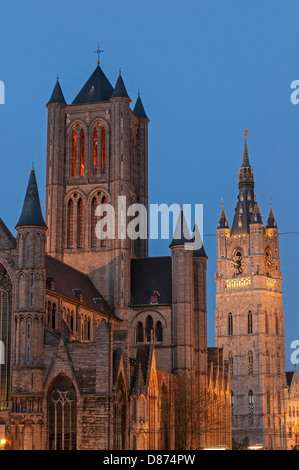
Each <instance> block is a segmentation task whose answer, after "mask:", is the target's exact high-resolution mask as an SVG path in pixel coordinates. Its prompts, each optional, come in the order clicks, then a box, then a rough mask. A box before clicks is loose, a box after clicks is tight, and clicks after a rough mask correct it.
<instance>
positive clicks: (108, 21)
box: [0, 0, 299, 369]
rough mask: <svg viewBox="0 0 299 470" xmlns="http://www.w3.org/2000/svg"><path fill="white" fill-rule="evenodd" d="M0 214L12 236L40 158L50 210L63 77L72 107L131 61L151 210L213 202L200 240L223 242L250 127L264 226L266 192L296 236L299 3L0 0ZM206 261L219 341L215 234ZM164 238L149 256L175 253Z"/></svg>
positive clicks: (286, 261)
mask: <svg viewBox="0 0 299 470" xmlns="http://www.w3.org/2000/svg"><path fill="white" fill-rule="evenodd" d="M0 19H1V28H0V80H2V81H3V82H4V83H5V90H6V104H5V105H0V162H1V172H0V191H1V201H2V202H1V209H0V217H1V218H2V219H3V220H4V222H5V223H6V224H7V225H8V227H9V228H10V230H11V231H12V233H13V234H15V229H14V226H15V224H16V222H17V219H18V217H19V214H20V211H21V208H22V204H23V198H24V195H25V190H26V186H27V181H28V177H29V173H30V169H31V164H32V160H34V162H35V168H36V174H37V179H38V183H39V189H40V196H41V201H42V205H43V207H44V196H45V172H46V130H47V110H46V107H45V105H46V103H47V101H48V99H49V97H50V95H51V92H52V89H53V87H54V84H55V81H56V75H57V73H59V75H60V83H61V86H62V89H63V92H64V95H65V98H66V100H67V102H71V101H72V100H73V99H74V97H75V96H76V94H77V93H78V91H79V90H80V89H81V87H82V86H83V84H84V83H85V81H86V80H87V79H88V78H89V76H90V75H91V73H92V72H93V70H94V68H95V66H96V60H97V58H96V55H95V54H94V53H93V52H94V50H95V49H96V48H97V42H98V41H99V42H100V44H101V49H104V53H103V54H102V56H101V66H102V68H103V70H104V72H105V74H106V75H107V77H108V78H109V80H110V81H111V83H112V85H113V86H114V85H115V82H116V80H117V76H118V71H119V68H120V67H121V69H122V75H123V79H124V82H125V84H126V87H127V90H128V93H129V95H130V97H131V99H132V101H133V103H132V106H134V103H135V100H136V97H137V92H138V89H140V91H141V97H142V101H143V104H144V106H145V109H146V112H147V114H148V116H149V118H150V120H151V122H150V125H149V196H150V202H152V203H159V204H160V203H162V202H165V203H169V204H171V203H174V202H178V203H180V202H183V203H190V204H195V203H203V204H204V233H206V234H215V231H216V227H217V221H218V217H219V214H220V210H221V198H222V197H223V199H224V205H225V210H226V213H227V216H228V219H229V222H231V221H232V217H233V211H234V206H235V203H236V196H237V192H238V188H237V178H238V170H239V166H240V165H241V161H242V152H243V143H244V138H243V129H244V128H247V129H249V134H248V148H249V156H250V162H251V164H252V166H253V168H254V175H255V179H256V192H257V198H258V203H259V205H260V209H261V213H262V214H263V220H264V222H265V221H266V218H267V215H268V211H269V201H270V197H271V198H272V201H273V209H274V214H275V216H276V219H277V222H278V226H279V228H280V231H281V232H290V231H299V220H298V193H299V187H298V177H299V164H298V156H299V155H298V151H299V149H298V137H299V105H297V106H295V105H293V104H291V101H290V95H291V91H292V90H291V89H290V84H291V82H292V81H293V80H297V79H299V58H298V45H299V27H298V21H299V4H298V2H297V1H295V0H289V1H288V2H281V1H277V0H271V1H270V0H263V1H262V2H261V1H260V0H259V1H256V0H252V1H251V2H245V1H242V0H226V1H223V0H209V1H203V0H183V1H182V0H181V1H178V0H147V1H144V0H127V1H123V0H109V1H105V2H103V1H102V0H97V1H95V0H89V2H82V1H78V0H72V1H69V0H64V1H61V0H60V1H57V0H52V1H51V2H41V1H33V0H28V1H26V2H21V1H15V0H11V1H9V2H2V4H1V9H0ZM298 242H299V234H293V235H282V236H281V239H280V247H281V268H282V273H283V279H284V282H283V291H284V309H285V331H286V357H287V368H288V369H290V368H292V367H293V366H292V365H291V364H290V361H289V357H290V354H291V349H290V343H291V341H292V340H295V339H299V328H298V284H299V283H298V267H299V253H298V249H297V247H298ZM204 244H205V248H206V251H207V254H208V256H209V261H208V271H207V283H208V319H209V321H208V325H209V327H208V343H209V345H210V346H213V345H214V309H215V283H214V273H215V259H216V239H215V237H214V236H213V237H211V236H210V237H205V239H204ZM168 245H169V242H168V241H165V240H164V241H155V242H151V244H150V254H151V255H152V256H155V255H168V254H170V250H169V248H168Z"/></svg>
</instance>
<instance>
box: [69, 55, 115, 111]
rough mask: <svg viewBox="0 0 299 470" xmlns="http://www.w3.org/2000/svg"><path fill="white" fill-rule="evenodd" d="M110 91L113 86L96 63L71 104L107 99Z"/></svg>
mask: <svg viewBox="0 0 299 470" xmlns="http://www.w3.org/2000/svg"><path fill="white" fill-rule="evenodd" d="M112 93H113V86H112V85H111V83H110V82H109V80H108V78H107V77H106V75H105V74H104V72H103V70H102V69H101V67H100V65H99V64H98V65H97V67H96V69H95V70H94V72H93V73H92V75H91V76H90V77H89V79H88V80H87V82H86V83H85V85H84V86H83V88H82V89H81V91H80V92H79V93H78V95H77V96H76V98H75V99H74V101H73V103H72V104H82V103H97V102H100V101H109V100H110V98H111V96H112Z"/></svg>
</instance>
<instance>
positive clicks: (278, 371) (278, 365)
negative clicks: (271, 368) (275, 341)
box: [276, 351, 280, 375]
mask: <svg viewBox="0 0 299 470" xmlns="http://www.w3.org/2000/svg"><path fill="white" fill-rule="evenodd" d="M276 366H277V374H278V375H280V356H279V352H278V351H277V354H276Z"/></svg>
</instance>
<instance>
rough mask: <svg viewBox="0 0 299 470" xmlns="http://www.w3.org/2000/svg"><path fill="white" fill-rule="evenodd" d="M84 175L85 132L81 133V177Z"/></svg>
mask: <svg viewBox="0 0 299 470" xmlns="http://www.w3.org/2000/svg"><path fill="white" fill-rule="evenodd" d="M83 175H84V130H83V129H81V132H80V176H83Z"/></svg>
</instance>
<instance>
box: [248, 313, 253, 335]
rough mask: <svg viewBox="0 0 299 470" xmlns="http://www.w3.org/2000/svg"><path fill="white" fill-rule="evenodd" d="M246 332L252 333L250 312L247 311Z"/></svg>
mask: <svg viewBox="0 0 299 470" xmlns="http://www.w3.org/2000/svg"><path fill="white" fill-rule="evenodd" d="M247 320H248V334H249V335H250V334H251V333H252V313H251V312H248V319H247Z"/></svg>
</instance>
